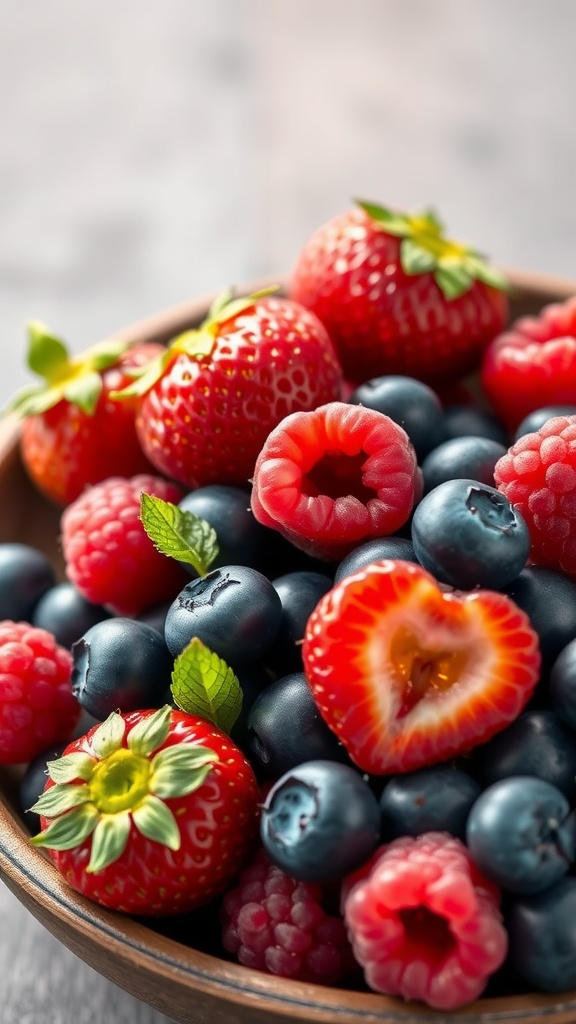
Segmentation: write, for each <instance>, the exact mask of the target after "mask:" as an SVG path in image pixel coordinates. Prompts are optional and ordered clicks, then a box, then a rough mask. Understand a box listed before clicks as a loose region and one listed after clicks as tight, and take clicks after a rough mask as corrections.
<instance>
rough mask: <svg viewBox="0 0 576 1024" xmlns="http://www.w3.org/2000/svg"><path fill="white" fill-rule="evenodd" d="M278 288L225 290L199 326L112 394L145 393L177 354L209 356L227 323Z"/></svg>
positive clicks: (172, 343)
mask: <svg viewBox="0 0 576 1024" xmlns="http://www.w3.org/2000/svg"><path fill="white" fill-rule="evenodd" d="M278 287H279V286H278V285H271V286H270V287H269V288H262V289H260V291H257V292H253V293H252V294H251V295H245V296H241V297H240V298H234V297H233V295H232V292H231V291H230V290H227V291H224V292H222V293H221V294H220V295H218V297H217V298H216V299H215V300H214V302H213V303H212V305H211V307H210V309H209V311H208V316H207V317H206V319H205V320H204V321H203V323H201V324H200V326H199V327H195V328H192V329H191V330H189V331H184V332H183V333H182V334H179V335H178V336H177V337H176V338H174V339H173V340H172V341H171V342H170V344H169V345H168V347H167V349H166V351H165V352H162V353H161V355H159V356H158V358H157V359H153V360H152V361H151V362H150V363H148V365H147V366H146V367H145V368H143V370H142V372H141V373H140V374H138V375H136V374H135V375H134V380H133V381H132V383H131V384H129V385H128V386H127V387H125V388H123V389H122V390H121V391H112V392H111V393H110V397H111V398H120V399H122V398H129V397H132V396H134V395H145V394H146V392H147V391H149V390H150V388H151V387H153V386H154V384H156V382H157V381H158V380H160V378H161V377H162V376H163V374H164V372H165V371H166V369H167V368H168V367H169V366H170V364H171V363H172V361H173V360H174V357H175V356H177V355H180V354H184V355H187V356H188V358H189V359H197V360H202V359H206V358H208V357H209V356H210V355H211V353H212V350H213V348H214V344H215V341H216V338H217V337H218V334H219V331H220V329H221V328H222V327H223V326H224V324H226V323H228V321H230V320H233V319H234V317H236V316H240V314H241V313H246V312H247V311H248V310H249V309H251V308H252V306H253V305H254V303H255V302H257V301H258V299H263V298H265V297H266V296H267V295H272V294H273V293H274V292H276V291H278Z"/></svg>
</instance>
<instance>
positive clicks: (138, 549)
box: [61, 473, 190, 616]
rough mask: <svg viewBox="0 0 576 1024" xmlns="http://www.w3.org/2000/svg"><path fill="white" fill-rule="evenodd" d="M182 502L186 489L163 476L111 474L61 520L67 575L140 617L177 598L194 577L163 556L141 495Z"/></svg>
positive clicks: (98, 599) (100, 600) (89, 593)
mask: <svg viewBox="0 0 576 1024" xmlns="http://www.w3.org/2000/svg"><path fill="white" fill-rule="evenodd" d="M142 492H145V493H147V494H152V495H155V496H156V497H158V498H162V499H163V500H164V501H169V502H172V503H173V504H177V503H178V502H179V501H180V500H181V498H182V491H181V490H180V488H179V487H177V486H176V485H175V484H172V483H169V482H168V481H167V480H163V479H162V478H161V477H158V476H151V475H148V474H145V473H143V474H140V475H139V476H134V477H132V478H130V479H125V478H123V477H110V478H109V479H107V480H103V481H102V482H101V483H99V484H95V485H94V487H90V488H88V489H87V490H86V491H85V492H84V493H83V494H82V495H81V496H80V497H79V498H77V499H76V501H74V502H73V503H72V504H71V505H69V506H68V508H66V509H65V510H64V513H63V514H62V519H61V529H62V550H63V554H64V560H65V564H66V574H67V576H68V578H69V580H70V581H71V582H72V583H74V584H75V586H76V587H77V588H78V590H79V591H80V593H81V594H82V596H83V597H85V598H86V600H87V601H91V602H92V603H93V604H100V605H105V606H106V607H107V608H110V609H111V610H112V611H114V612H116V614H118V615H129V616H136V615H138V614H139V613H140V612H142V611H144V609H146V608H150V607H151V606H152V605H154V604H157V603H160V602H161V601H166V600H170V599H171V598H174V597H175V596H176V594H177V593H178V591H179V590H180V589H181V588H182V587H183V586H184V585H185V583H186V580H188V581H189V579H190V577H189V576H188V575H187V573H186V572H185V571H184V570H183V569H182V567H181V566H180V565H179V564H178V562H176V561H174V560H173V559H172V558H168V557H167V556H165V555H163V554H161V553H160V552H159V551H158V550H157V549H156V547H155V546H154V544H153V543H152V541H151V540H150V538H149V537H148V535H147V534H146V531H145V530H144V527H143V525H142V523H141V521H140V495H141V494H142Z"/></svg>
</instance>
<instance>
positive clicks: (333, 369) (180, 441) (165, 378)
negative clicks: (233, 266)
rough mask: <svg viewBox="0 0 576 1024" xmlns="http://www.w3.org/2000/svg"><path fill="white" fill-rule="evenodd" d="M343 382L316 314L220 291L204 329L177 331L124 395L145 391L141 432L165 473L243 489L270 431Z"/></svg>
mask: <svg viewBox="0 0 576 1024" xmlns="http://www.w3.org/2000/svg"><path fill="white" fill-rule="evenodd" d="M341 384H342V371H341V368H340V365H339V363H338V360H337V358H336V355H335V353H334V348H333V346H332V343H331V341H330V338H329V337H328V334H327V332H326V330H325V328H324V327H323V325H322V324H321V323H320V321H319V320H318V318H317V317H315V316H314V314H313V313H312V312H310V311H309V310H307V309H304V308H303V307H302V306H300V305H299V304H298V303H295V302H292V301H290V300H289V299H283V298H277V297H274V296H270V295H269V294H266V293H257V294H255V295H253V296H247V297H245V298H241V299H232V300H231V301H230V299H229V296H221V297H220V299H219V300H217V302H216V303H215V304H214V306H213V307H212V309H211V311H210V313H209V315H208V318H207V320H206V321H205V322H204V323H203V324H202V325H201V327H200V328H198V329H197V330H191V331H186V332H185V333H184V334H182V335H179V336H178V337H177V338H175V339H174V340H173V341H172V342H171V344H170V345H169V347H168V349H167V350H166V351H165V352H164V354H163V355H162V356H161V357H160V358H159V359H158V361H157V362H156V364H155V365H154V367H152V368H151V369H150V370H148V371H147V372H146V373H145V374H144V375H143V376H142V377H141V378H140V379H139V380H138V381H135V382H134V383H133V384H132V385H131V386H129V387H128V388H125V389H124V390H123V391H122V395H121V397H122V398H124V397H126V396H128V397H130V396H134V395H140V396H142V397H141V401H140V406H139V412H138V416H137V421H136V426H137V431H138V436H139V438H140V441H141V444H142V447H143V449H144V451H145V452H146V454H147V455H148V458H149V459H150V461H151V462H152V463H153V465H154V466H156V468H157V469H158V470H159V471H160V472H161V473H163V474H164V475H165V476H167V477H170V478H171V479H173V480H177V481H179V482H180V483H182V484H185V485H186V486H187V487H190V488H194V487H201V486H205V485H207V484H213V483H216V484H226V485H230V484H232V485H240V486H245V485H246V484H247V483H248V481H249V479H250V477H251V476H252V471H253V469H254V463H255V461H256V457H257V455H258V452H259V451H260V449H261V447H262V445H263V443H264V441H265V440H266V437H267V436H268V434H269V432H270V431H271V430H272V428H273V427H275V426H276V424H277V423H278V422H279V421H280V420H281V419H282V418H283V417H284V416H287V415H288V414H289V413H291V412H295V411H296V410H300V409H313V408H315V406H316V405H321V404H323V403H324V402H330V401H332V400H333V399H336V398H339V396H340V388H341Z"/></svg>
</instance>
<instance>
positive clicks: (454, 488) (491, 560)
mask: <svg viewBox="0 0 576 1024" xmlns="http://www.w3.org/2000/svg"><path fill="white" fill-rule="evenodd" d="M412 544H413V545H414V551H415V553H416V557H417V558H418V561H419V562H420V564H421V565H423V566H424V568H425V569H428V571H429V572H430V573H432V575H433V576H435V577H436V579H438V580H440V581H441V582H442V583H449V584H450V585H451V586H453V587H457V588H458V589H460V590H471V589H472V588H473V587H489V588H491V589H498V588H499V587H504V586H506V584H507V583H510V582H511V581H512V580H514V579H515V578H516V577H517V576H518V574H519V573H520V572H521V571H522V569H523V567H524V566H525V564H526V560H527V558H528V552H529V550H530V534H529V532H528V527H527V526H526V523H525V521H524V519H523V518H522V517H521V515H520V514H519V512H517V511H516V509H515V508H514V506H513V505H512V504H511V503H510V502H509V501H508V498H507V497H506V496H505V495H504V494H501V493H500V491H498V490H496V488H495V487H488V486H487V485H486V484H480V483H478V482H477V481H475V480H465V479H461V480H447V481H446V482H445V483H443V484H440V485H439V486H438V487H435V488H434V490H433V491H430V493H429V494H427V495H425V497H424V498H422V501H421V502H420V504H419V505H418V506H417V507H416V510H415V512H414V517H413V519H412Z"/></svg>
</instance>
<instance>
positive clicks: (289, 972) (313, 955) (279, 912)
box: [222, 849, 355, 985]
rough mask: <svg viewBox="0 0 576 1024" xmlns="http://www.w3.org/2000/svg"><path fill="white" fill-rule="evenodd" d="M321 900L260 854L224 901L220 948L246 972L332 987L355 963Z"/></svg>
mask: <svg viewBox="0 0 576 1024" xmlns="http://www.w3.org/2000/svg"><path fill="white" fill-rule="evenodd" d="M325 900H326V892H325V890H323V888H322V886H320V885H316V884H312V883H309V882H298V881H296V880H295V879H293V878H289V877H288V875H285V874H284V872H283V871H282V870H281V869H280V868H279V867H276V865H274V864H272V862H271V861H270V859H269V857H268V855H267V853H266V852H265V851H264V850H262V849H260V850H259V851H258V852H257V853H256V855H255V857H254V859H253V860H252V863H251V864H249V865H248V867H246V868H244V870H243V871H242V873H241V874H240V877H239V879H238V884H237V886H236V888H234V889H232V890H230V891H229V892H228V893H227V894H226V895H225V897H224V901H223V915H222V916H223V928H222V943H223V946H224V948H225V949H226V950H227V951H228V952H229V953H233V954H234V955H235V956H236V958H237V960H238V961H239V962H240V963H241V964H244V966H245V967H252V968H254V969H255V970H258V971H265V972H267V973H268V974H277V975H280V976H281V977H284V978H297V979H299V980H300V981H314V982H317V983H320V984H325V985H334V984H336V983H337V982H339V981H341V980H342V979H343V978H344V977H346V975H347V974H349V973H350V971H351V970H352V969H353V968H354V966H355V962H354V958H353V956H352V951H351V949H350V945H349V943H348V939H347V937H346V929H345V927H344V922H343V921H342V919H341V918H340V917H339V916H335V915H331V914H329V913H328V912H327V911H326V909H325Z"/></svg>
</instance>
